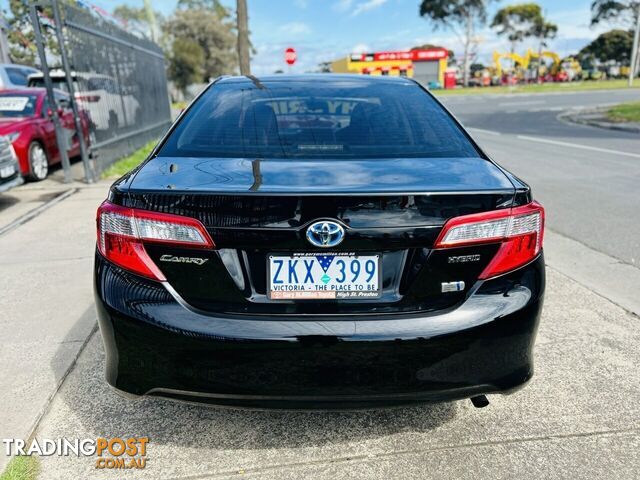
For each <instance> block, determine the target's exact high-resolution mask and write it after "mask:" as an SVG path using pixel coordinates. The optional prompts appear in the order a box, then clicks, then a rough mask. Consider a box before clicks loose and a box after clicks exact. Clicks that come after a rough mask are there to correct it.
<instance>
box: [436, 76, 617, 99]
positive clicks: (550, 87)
mask: <svg viewBox="0 0 640 480" xmlns="http://www.w3.org/2000/svg"><path fill="white" fill-rule="evenodd" d="M622 88H628V86H627V80H598V81H586V82H568V83H555V82H553V83H529V84H523V85H513V86H512V85H508V86H506V85H505V86H496V87H483V88H475V87H474V88H452V89H449V90H445V89H442V90H434V91H433V93H434V94H435V95H436V96H438V97H440V96H449V95H454V96H455V95H490V94H499V95H504V94H513V95H518V94H520V93H547V92H582V91H591V90H611V89H622Z"/></svg>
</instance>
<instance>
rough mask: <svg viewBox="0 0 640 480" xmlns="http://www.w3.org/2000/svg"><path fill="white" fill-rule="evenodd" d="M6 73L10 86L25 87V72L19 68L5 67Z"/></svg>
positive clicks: (26, 76) (26, 75)
mask: <svg viewBox="0 0 640 480" xmlns="http://www.w3.org/2000/svg"><path fill="white" fill-rule="evenodd" d="M6 71H7V77H9V80H10V81H11V83H12V84H14V85H19V86H21V87H25V86H26V85H27V79H28V76H29V74H28V73H27V72H26V71H25V70H22V69H21V68H13V67H7V69H6Z"/></svg>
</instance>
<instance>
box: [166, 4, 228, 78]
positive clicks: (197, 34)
mask: <svg viewBox="0 0 640 480" xmlns="http://www.w3.org/2000/svg"><path fill="white" fill-rule="evenodd" d="M163 31H164V33H165V34H166V35H167V36H168V38H169V39H170V40H172V41H173V43H172V47H171V51H170V54H169V57H170V59H171V66H170V69H169V73H170V78H171V80H173V81H174V82H176V83H177V84H183V85H184V84H185V82H186V80H184V79H180V78H179V77H178V76H175V75H177V74H183V73H184V72H190V68H192V67H193V66H194V64H195V61H196V60H199V61H200V63H201V66H202V69H201V70H199V71H197V72H194V76H193V78H191V81H201V82H206V81H208V80H209V78H212V77H217V76H219V75H223V74H230V73H234V72H235V71H236V67H237V64H238V61H237V53H236V34H235V32H234V26H233V24H232V23H231V22H230V21H229V20H227V19H226V18H224V17H220V16H219V15H218V14H217V13H215V12H213V11H210V10H206V9H203V8H198V9H178V10H176V12H175V13H174V15H173V16H172V17H171V18H170V19H169V20H167V21H166V22H165V24H164V26H163ZM179 39H182V40H183V41H178V40H179ZM186 39H188V42H190V43H195V44H197V45H198V46H199V48H200V50H201V51H202V54H203V57H200V53H198V52H199V50H198V49H196V48H194V47H193V45H190V44H189V43H185V41H184V40H186ZM185 66H190V67H189V68H186V69H185ZM196 73H197V75H196ZM188 83H189V82H187V84H188Z"/></svg>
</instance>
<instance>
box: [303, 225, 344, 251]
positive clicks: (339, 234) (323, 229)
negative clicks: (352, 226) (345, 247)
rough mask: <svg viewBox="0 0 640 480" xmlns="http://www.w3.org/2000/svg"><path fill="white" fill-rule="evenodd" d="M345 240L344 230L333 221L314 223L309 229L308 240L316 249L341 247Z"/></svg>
mask: <svg viewBox="0 0 640 480" xmlns="http://www.w3.org/2000/svg"><path fill="white" fill-rule="evenodd" d="M343 239H344V228H342V226H341V225H340V224H339V223H336V222H332V221H331V220H321V221H319V222H315V223H312V224H311V225H309V228H307V240H309V243H310V244H311V245H314V246H316V247H322V248H328V247H335V246H336V245H339V244H340V243H341V242H342V240H343Z"/></svg>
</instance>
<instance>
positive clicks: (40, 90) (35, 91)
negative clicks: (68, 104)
mask: <svg viewBox="0 0 640 480" xmlns="http://www.w3.org/2000/svg"><path fill="white" fill-rule="evenodd" d="M53 91H54V92H56V93H59V94H61V95H64V96H69V94H68V93H67V92H65V91H64V90H60V89H59V88H54V89H53ZM5 93H9V94H14V95H46V94H47V89H46V88H44V87H25V88H8V89H3V90H0V95H2V94H5Z"/></svg>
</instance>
